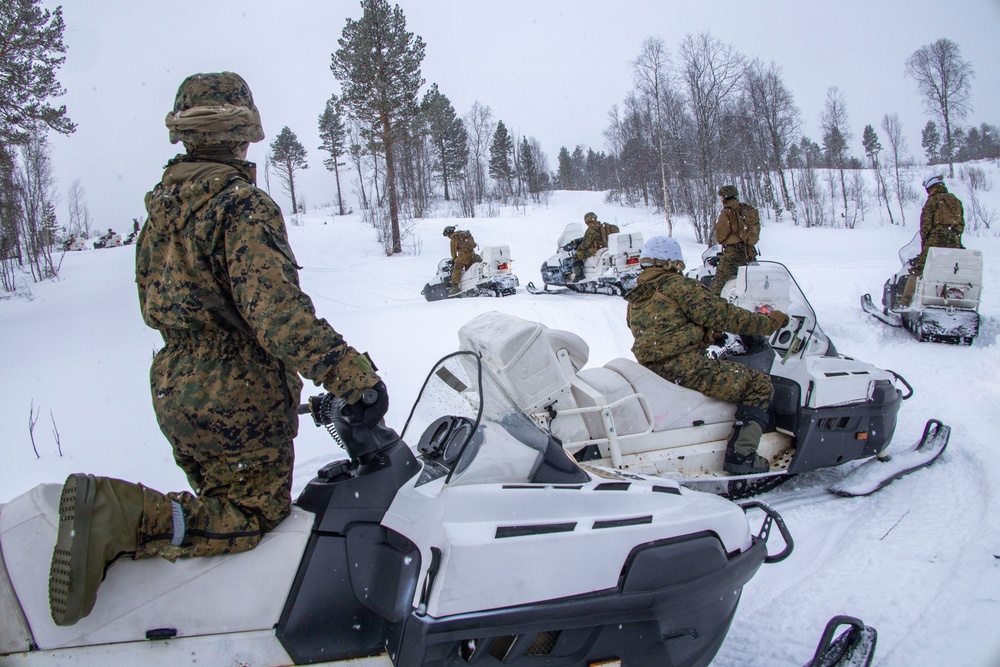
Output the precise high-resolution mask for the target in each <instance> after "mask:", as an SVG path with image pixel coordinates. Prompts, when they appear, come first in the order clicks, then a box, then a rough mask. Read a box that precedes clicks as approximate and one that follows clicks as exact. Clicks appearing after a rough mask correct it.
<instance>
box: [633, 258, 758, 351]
mask: <svg viewBox="0 0 1000 667" xmlns="http://www.w3.org/2000/svg"><path fill="white" fill-rule="evenodd" d="M625 300H626V301H628V315H627V317H628V326H629V328H630V329H631V330H632V335H633V336H634V337H635V344H634V345H633V346H632V353H633V354H634V355H635V358H636V360H637V361H638V362H639V363H640V364H643V365H646V364H655V363H658V362H662V361H664V360H666V359H672V358H673V357H676V356H679V355H682V354H685V353H688V352H693V351H695V350H701V349H705V347H707V345H706V343H705V341H706V340H707V339H708V334H709V333H710V332H712V331H729V332H732V333H737V334H770V333H773V332H774V324H772V323H771V320H770V319H769V318H768V317H767V315H763V314H760V313H751V312H750V311H749V310H744V309H743V308H740V307H738V306H734V305H732V304H731V303H728V302H727V301H725V300H724V299H722V298H720V297H718V296H716V295H715V294H713V293H712V292H710V291H709V290H708V288H707V287H705V285H704V284H702V283H701V282H700V281H697V280H694V279H693V278H686V277H685V276H683V275H681V274H680V273H678V272H677V271H672V270H668V269H665V268H662V267H649V268H645V269H643V270H642V273H640V274H639V281H638V285H636V287H635V289H633V290H632V291H630V292H629V293H628V294H626V295H625Z"/></svg>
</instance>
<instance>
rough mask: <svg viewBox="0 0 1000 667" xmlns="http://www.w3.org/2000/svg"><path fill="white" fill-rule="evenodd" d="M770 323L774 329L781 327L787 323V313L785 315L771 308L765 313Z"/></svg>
mask: <svg viewBox="0 0 1000 667" xmlns="http://www.w3.org/2000/svg"><path fill="white" fill-rule="evenodd" d="M766 315H767V316H768V318H769V319H770V320H771V323H772V324H773V325H774V330H775V331H777V330H778V329H783V328H784V327H785V325H787V324H788V315H785V314H784V313H783V312H781V311H780V310H771V311H770V312H768V313H766Z"/></svg>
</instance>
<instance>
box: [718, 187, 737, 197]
mask: <svg viewBox="0 0 1000 667" xmlns="http://www.w3.org/2000/svg"><path fill="white" fill-rule="evenodd" d="M738 195H739V192H738V191H737V190H736V186H735V185H723V186H722V187H721V188H719V196H720V197H722V198H723V199H736V197H737V196H738Z"/></svg>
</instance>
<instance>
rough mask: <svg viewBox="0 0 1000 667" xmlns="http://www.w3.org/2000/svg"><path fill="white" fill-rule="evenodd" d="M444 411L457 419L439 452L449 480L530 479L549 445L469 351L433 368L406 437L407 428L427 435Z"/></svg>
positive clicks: (463, 482)
mask: <svg viewBox="0 0 1000 667" xmlns="http://www.w3.org/2000/svg"><path fill="white" fill-rule="evenodd" d="M442 415H447V416H449V417H450V418H451V420H452V421H451V423H452V424H459V426H452V427H451V428H454V430H455V434H456V437H455V438H453V439H452V440H450V441H448V442H446V443H445V444H444V449H445V451H443V452H442V456H441V458H442V459H443V461H444V462H445V464H446V465H447V466H448V467H449V471H448V476H449V480H448V483H449V484H451V485H460V484H491V483H526V482H530V481H532V479H533V477H534V476H535V472H536V471H537V470H538V468H539V467H540V466H541V465H542V463H543V459H544V458H545V455H546V450H547V449H548V448H549V446H550V436H549V434H547V433H546V432H545V431H543V430H542V429H541V427H539V426H538V424H536V423H535V422H534V421H532V419H531V418H530V417H528V416H527V415H526V414H525V413H524V412H523V411H522V410H521V409H520V408H519V407H518V406H517V404H516V403H515V401H514V400H513V399H512V398H511V397H510V395H509V394H508V393H507V391H506V390H505V389H504V388H503V387H502V386H501V385H500V382H499V381H498V380H497V379H496V377H495V376H494V375H493V373H492V372H491V371H490V369H489V368H488V367H487V366H486V365H485V364H483V363H481V360H480V358H479V357H478V356H477V355H476V354H474V353H471V352H458V353H455V354H453V355H450V356H448V357H445V358H444V359H443V360H441V361H440V362H438V364H437V366H435V368H434V370H432V371H431V373H430V375H429V376H428V379H427V382H426V384H425V386H424V388H423V389H422V390H421V394H420V397H419V398H418V399H417V403H416V405H414V408H413V412H412V413H411V415H410V420H409V421H408V422H407V425H406V427H405V429H404V432H403V435H404V439H407V433H414V434H416V433H421V432H424V433H425V434H426V431H427V430H428V429H433V428H435V424H440V422H441V420H442ZM459 420H461V421H459ZM411 439H413V440H415V438H411ZM425 439H426V435H425ZM407 441H409V439H407Z"/></svg>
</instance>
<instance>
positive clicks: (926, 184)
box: [924, 174, 944, 190]
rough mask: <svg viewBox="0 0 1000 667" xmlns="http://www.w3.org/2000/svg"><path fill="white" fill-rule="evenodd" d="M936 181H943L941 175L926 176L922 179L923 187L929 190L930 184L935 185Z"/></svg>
mask: <svg viewBox="0 0 1000 667" xmlns="http://www.w3.org/2000/svg"><path fill="white" fill-rule="evenodd" d="M938 183H944V176H943V175H941V174H938V175H936V176H928V177H927V180H925V181H924V189H926V190H930V189H931V186H932V185H937V184H938Z"/></svg>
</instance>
